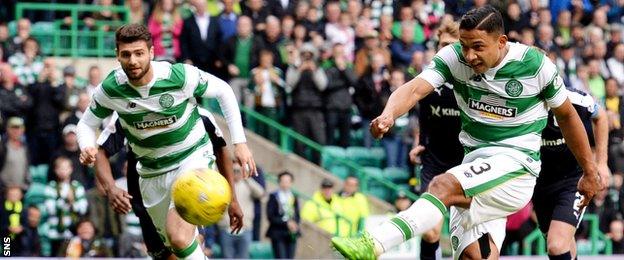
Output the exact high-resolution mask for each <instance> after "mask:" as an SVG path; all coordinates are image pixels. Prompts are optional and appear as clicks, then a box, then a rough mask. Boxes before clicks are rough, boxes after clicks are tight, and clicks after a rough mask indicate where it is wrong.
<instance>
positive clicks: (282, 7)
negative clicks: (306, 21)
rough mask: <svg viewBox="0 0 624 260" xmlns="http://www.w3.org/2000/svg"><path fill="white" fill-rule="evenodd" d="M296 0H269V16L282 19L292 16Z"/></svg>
mask: <svg viewBox="0 0 624 260" xmlns="http://www.w3.org/2000/svg"><path fill="white" fill-rule="evenodd" d="M297 2H298V0H269V1H267V5H268V9H269V12H270V13H271V15H275V16H276V17H277V18H280V19H281V18H283V17H284V16H286V15H294V14H295V7H296V6H297Z"/></svg>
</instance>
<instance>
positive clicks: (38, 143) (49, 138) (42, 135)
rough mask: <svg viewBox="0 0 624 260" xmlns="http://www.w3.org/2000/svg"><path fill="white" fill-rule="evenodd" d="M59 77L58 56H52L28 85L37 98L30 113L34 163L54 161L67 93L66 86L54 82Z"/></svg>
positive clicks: (29, 136) (29, 141)
mask: <svg viewBox="0 0 624 260" xmlns="http://www.w3.org/2000/svg"><path fill="white" fill-rule="evenodd" d="M55 80H56V76H55V66H54V60H53V59H52V58H48V59H46V60H45V62H44V66H43V69H42V70H41V74H40V75H39V81H38V82H37V83H36V84H34V85H31V86H29V87H28V90H29V94H30V96H31V97H32V99H33V104H34V106H33V108H32V109H31V111H30V114H29V115H28V117H27V119H28V121H27V124H26V130H28V132H27V135H28V145H29V149H30V151H31V152H32V153H33V154H32V155H33V158H32V161H31V164H32V165H39V164H47V163H49V162H50V151H54V150H55V149H56V148H57V147H58V145H59V136H60V122H59V115H60V113H61V111H62V110H63V101H64V98H65V93H64V92H63V89H62V88H59V87H57V86H56V85H54V82H55Z"/></svg>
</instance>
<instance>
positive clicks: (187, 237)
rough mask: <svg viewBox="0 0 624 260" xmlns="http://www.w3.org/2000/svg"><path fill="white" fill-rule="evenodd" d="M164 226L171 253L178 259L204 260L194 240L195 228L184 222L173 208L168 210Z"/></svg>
mask: <svg viewBox="0 0 624 260" xmlns="http://www.w3.org/2000/svg"><path fill="white" fill-rule="evenodd" d="M166 225H167V226H166V227H167V236H168V238H169V243H171V247H172V248H173V253H174V254H175V255H176V256H177V257H178V258H179V259H205V258H206V256H205V255H204V252H203V251H202V248H201V246H200V245H199V244H198V242H197V240H196V239H195V230H196V229H197V227H196V226H195V225H193V224H190V223H188V222H186V221H184V219H182V217H180V215H179V214H178V212H177V211H176V210H175V208H171V209H169V212H168V213H167V224H166Z"/></svg>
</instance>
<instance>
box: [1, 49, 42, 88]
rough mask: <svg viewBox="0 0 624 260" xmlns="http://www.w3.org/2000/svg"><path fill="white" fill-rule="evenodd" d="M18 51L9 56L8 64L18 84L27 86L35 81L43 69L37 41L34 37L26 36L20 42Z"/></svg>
mask: <svg viewBox="0 0 624 260" xmlns="http://www.w3.org/2000/svg"><path fill="white" fill-rule="evenodd" d="M20 46H21V48H20V51H19V52H17V53H15V54H13V55H11V56H10V57H9V64H11V66H12V67H13V72H14V73H15V75H16V76H17V80H18V82H19V83H20V84H22V85H24V86H28V85H30V84H33V83H35V82H36V81H37V78H38V77H39V74H40V73H41V71H42V70H43V67H44V63H43V58H41V56H39V42H37V40H35V38H26V39H24V40H23V42H22V43H21V45H20Z"/></svg>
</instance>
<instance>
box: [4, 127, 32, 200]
mask: <svg viewBox="0 0 624 260" xmlns="http://www.w3.org/2000/svg"><path fill="white" fill-rule="evenodd" d="M6 125H7V130H6V131H7V135H6V137H3V138H2V140H0V146H1V147H0V190H1V188H5V187H10V186H17V187H21V188H22V189H23V190H27V189H28V185H29V184H30V181H31V179H30V173H29V168H28V165H29V160H30V153H29V150H28V147H27V146H26V144H25V143H24V142H25V138H24V119H21V118H19V117H11V118H9V120H7V124H6Z"/></svg>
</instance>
